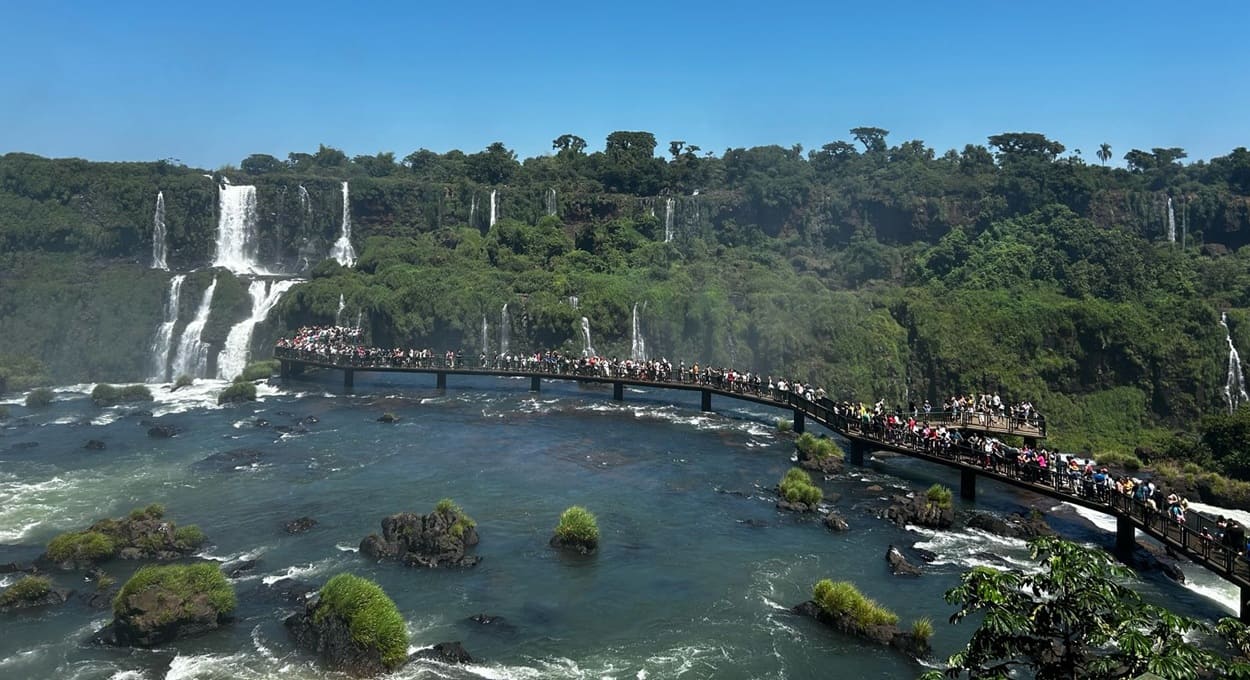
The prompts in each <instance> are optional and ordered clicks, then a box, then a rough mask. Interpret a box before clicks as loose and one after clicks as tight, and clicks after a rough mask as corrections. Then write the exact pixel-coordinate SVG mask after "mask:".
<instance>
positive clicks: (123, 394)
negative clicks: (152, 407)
mask: <svg viewBox="0 0 1250 680" xmlns="http://www.w3.org/2000/svg"><path fill="white" fill-rule="evenodd" d="M91 401H93V402H95V405H96V406H115V405H117V404H121V403H126V402H135V401H152V391H151V390H149V389H148V386H147V385H127V386H125V387H114V386H112V385H107V384H105V383H100V384H99V385H96V386H95V388H94V389H92V390H91Z"/></svg>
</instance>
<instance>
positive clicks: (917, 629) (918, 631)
mask: <svg viewBox="0 0 1250 680" xmlns="http://www.w3.org/2000/svg"><path fill="white" fill-rule="evenodd" d="M911 634H912V635H914V636H916V639H917V640H925V641H927V640H928V639H929V638H931V637H933V621H932V620H930V619H929V618H928V617H923V616H922V617H920V618H918V619H916V620H915V621H912V622H911Z"/></svg>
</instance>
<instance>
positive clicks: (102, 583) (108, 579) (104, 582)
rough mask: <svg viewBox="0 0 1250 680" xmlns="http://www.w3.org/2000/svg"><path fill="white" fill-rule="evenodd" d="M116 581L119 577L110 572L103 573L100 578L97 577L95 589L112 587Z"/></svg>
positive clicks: (100, 589)
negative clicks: (109, 573)
mask: <svg viewBox="0 0 1250 680" xmlns="http://www.w3.org/2000/svg"><path fill="white" fill-rule="evenodd" d="M114 583H117V579H115V578H113V577H112V576H109V575H108V574H101V575H100V578H98V579H96V582H95V589H96V590H98V591H105V590H108V589H109V588H112V587H113V584H114Z"/></svg>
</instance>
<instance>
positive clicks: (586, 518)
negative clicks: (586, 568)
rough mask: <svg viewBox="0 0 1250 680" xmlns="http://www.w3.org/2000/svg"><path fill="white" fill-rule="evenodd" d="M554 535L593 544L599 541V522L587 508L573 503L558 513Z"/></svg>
mask: <svg viewBox="0 0 1250 680" xmlns="http://www.w3.org/2000/svg"><path fill="white" fill-rule="evenodd" d="M556 535H557V536H559V537H560V538H562V539H564V540H566V541H572V542H577V543H588V544H595V543H598V542H599V523H598V521H596V520H595V516H594V515H593V514H591V512H590V511H589V510H587V509H586V508H583V507H582V506H580V505H574V506H572V507H570V508H569V509H567V510H565V511H564V512H562V513H560V523H559V524H558V525H556Z"/></svg>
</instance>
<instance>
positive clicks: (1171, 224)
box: [1168, 196, 1176, 243]
mask: <svg viewBox="0 0 1250 680" xmlns="http://www.w3.org/2000/svg"><path fill="white" fill-rule="evenodd" d="M1168 243H1176V213H1175V212H1173V211H1172V197H1171V196H1168Z"/></svg>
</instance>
